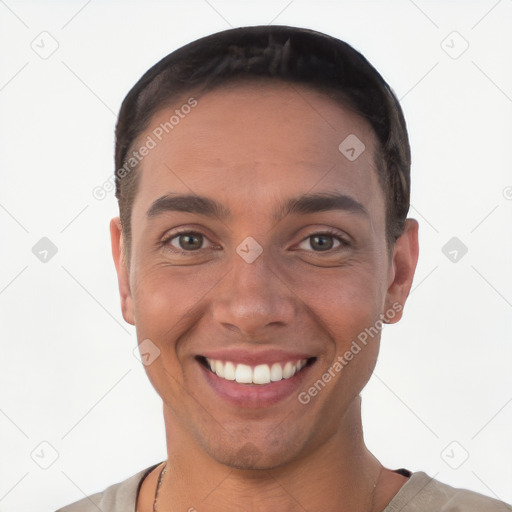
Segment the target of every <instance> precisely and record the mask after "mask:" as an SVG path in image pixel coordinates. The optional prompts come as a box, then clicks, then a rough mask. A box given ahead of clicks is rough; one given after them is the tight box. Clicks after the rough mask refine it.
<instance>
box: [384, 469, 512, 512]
mask: <svg viewBox="0 0 512 512" xmlns="http://www.w3.org/2000/svg"><path fill="white" fill-rule="evenodd" d="M434 509H435V510H437V509H438V510H443V512H481V511H483V510H485V512H512V506H511V505H508V504H506V503H504V502H503V501H500V500H497V499H494V498H490V497H489V496H485V495H483V494H480V493H477V492H474V491H470V490H468V489H461V488H457V487H452V486H451V485H448V484H445V483H443V482H440V481H439V480H436V479H435V478H433V477H431V476H429V475H428V474H426V473H424V472H423V471H417V472H415V473H412V475H411V476H410V478H409V480H408V481H407V482H406V483H405V484H404V485H403V486H402V487H401V488H400V490H399V491H398V493H397V494H396V495H395V497H394V498H393V499H392V500H391V502H390V503H389V504H388V506H387V507H386V508H385V509H384V511H383V512H398V511H401V512H431V511H432V510H434Z"/></svg>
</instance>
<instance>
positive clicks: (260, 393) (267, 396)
mask: <svg viewBox="0 0 512 512" xmlns="http://www.w3.org/2000/svg"><path fill="white" fill-rule="evenodd" d="M197 364H198V365H199V366H200V367H201V369H202V371H203V374H204V376H205V377H206V381H207V382H208V384H209V385H210V387H211V388H212V389H213V390H214V391H215V392H216V393H217V394H218V395H219V396H220V397H221V398H222V399H224V400H225V401H227V402H229V403H231V404H232V405H236V406H237V407H244V408H247V409H259V408H264V407H269V406H271V405H274V404H277V403H278V402H280V401H281V400H283V399H284V398H286V397H288V396H290V395H291V394H292V393H293V392H296V394H297V395H298V392H299V389H300V387H301V384H302V382H303V380H304V378H305V376H306V374H307V373H308V372H309V370H310V368H311V366H312V365H311V364H310V365H307V366H305V367H304V368H302V369H301V370H300V371H299V372H297V373H296V374H295V375H294V376H293V377H290V378H289V379H282V380H279V381H277V382H270V383H269V384H239V383H238V382H236V381H233V380H226V379H222V378H221V377H219V376H218V375H216V374H215V373H213V372H212V371H210V370H208V369H207V368H205V367H204V366H203V365H202V364H201V363H199V362H197Z"/></svg>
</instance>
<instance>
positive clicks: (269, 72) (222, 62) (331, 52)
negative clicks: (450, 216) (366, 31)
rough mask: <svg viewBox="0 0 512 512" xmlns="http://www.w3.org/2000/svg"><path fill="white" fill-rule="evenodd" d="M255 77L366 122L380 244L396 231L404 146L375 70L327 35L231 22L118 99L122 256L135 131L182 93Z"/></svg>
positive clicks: (405, 170) (400, 219) (389, 94)
mask: <svg viewBox="0 0 512 512" xmlns="http://www.w3.org/2000/svg"><path fill="white" fill-rule="evenodd" d="M261 79H266V80H270V81H281V82H286V83H291V84H298V85H305V86H309V87H311V88H313V89H315V90H317V91H319V92H322V93H325V94H328V95H329V96H331V97H334V98H335V99H337V100H338V101H339V102H340V103H341V104H342V105H343V106H345V107H348V108H350V109H352V110H353V111H354V112H355V113H357V114H358V115H360V116H361V117H363V118H364V119H366V120H367V121H368V122H369V123H370V125H371V126H372V128H373V130H374V132H375V135H376V138H377V142H378V147H377V150H376V155H374V157H375V165H376V168H377V170H378V175H379V182H380V184H381V186H382V189H383V191H384V194H385V198H386V240H387V243H388V247H392V245H393V244H394V242H395V241H396V239H397V238H398V237H399V236H400V235H401V234H402V232H403V229H404V225H405V219H406V217H407V213H408V211H409V200H410V164H411V161H410V158H411V157H410V147H409V140H408V135H407V128H406V123H405V119H404V115H403V112H402V109H401V107H400V104H399V102H398V99H397V97H396V95H395V94H394V92H393V90H392V89H391V88H390V87H389V85H388V84H387V83H386V82H385V80H384V79H383V78H382V76H381V75H380V74H379V73H378V71H377V70H376V69H375V68H374V67H373V66H372V65H371V64H370V63H369V62H368V60H367V59H366V58H365V57H364V56H363V55H361V53H359V52H358V51H356V50H355V49H354V48H352V47H351V46H350V45H349V44H347V43H345V42H344V41H341V40H339V39H336V38H335V37H332V36H329V35H327V34H323V33H321V32H317V31H314V30H310V29H306V28H298V27H290V26H281V25H263V26H251V27H239V28H234V29H230V30H225V31H222V32H217V33H215V34H212V35H209V36H206V37H203V38H200V39H198V40H196V41H193V42H191V43H189V44H187V45H185V46H183V47H181V48H179V49H177V50H175V51H173V52H172V53H170V54H169V55H167V56H166V57H164V58H163V59H162V60H160V61H159V62H158V63H157V64H155V65H154V66H153V67H151V68H150V69H149V70H148V71H147V72H146V73H145V74H144V75H143V76H142V77H141V78H140V80H139V81H138V82H137V83H136V84H135V85H134V86H133V88H132V89H131V90H130V91H129V93H128V94H127V96H126V98H125V99H124V101H123V103H122V105H121V109H120V112H119V116H118V119H117V124H116V145H115V168H116V173H115V175H116V197H117V199H118V202H119V211H120V217H121V225H122V230H123V238H124V240H125V245H126V247H125V248H126V250H127V252H126V253H125V256H127V257H128V259H129V253H130V246H131V211H132V205H133V200H134V197H135V194H136V192H137V184H138V175H139V173H137V172H136V168H137V164H133V165H132V166H131V167H127V161H128V158H127V157H128V155H129V153H130V151H131V150H132V148H133V146H134V144H135V141H136V140H137V137H139V136H140V135H141V134H142V132H144V131H145V130H146V129H147V128H148V126H149V123H150V121H151V119H152V117H153V116H154V114H155V113H156V112H158V111H160V110H161V109H163V108H164V107H166V106H169V105H171V104H172V103H173V102H176V101H177V100H178V99H179V98H180V97H183V95H184V94H186V93H191V92H192V91H199V93H205V92H207V91H210V90H212V89H214V88H216V87H219V86H222V85H228V84H233V83H238V82H243V81H258V80H261ZM340 142H341V141H340ZM131 160H133V159H131ZM127 169H128V171H132V172H128V171H127ZM121 171H122V172H121Z"/></svg>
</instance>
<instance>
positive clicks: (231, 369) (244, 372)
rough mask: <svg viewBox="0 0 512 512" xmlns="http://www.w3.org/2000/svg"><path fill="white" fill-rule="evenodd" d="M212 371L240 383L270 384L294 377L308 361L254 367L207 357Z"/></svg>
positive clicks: (223, 377)
mask: <svg viewBox="0 0 512 512" xmlns="http://www.w3.org/2000/svg"><path fill="white" fill-rule="evenodd" d="M206 361H207V363H208V365H209V366H210V368H211V370H212V372H214V373H216V374H217V375H218V376H219V377H221V378H222V379H226V380H234V381H236V382H238V383H240V384H269V383H270V382H275V381H278V380H282V379H289V378H290V377H293V376H294V375H295V374H296V373H297V372H298V371H299V370H300V369H301V368H303V367H304V366H305V365H306V363H307V362H308V360H307V359H301V360H300V361H295V362H292V361H288V362H287V363H284V364H281V363H274V364H272V365H268V364H259V365H258V366H255V367H254V368H253V367H251V366H248V365H246V364H235V363H232V362H231V361H225V362H224V361H219V360H217V359H208V358H206Z"/></svg>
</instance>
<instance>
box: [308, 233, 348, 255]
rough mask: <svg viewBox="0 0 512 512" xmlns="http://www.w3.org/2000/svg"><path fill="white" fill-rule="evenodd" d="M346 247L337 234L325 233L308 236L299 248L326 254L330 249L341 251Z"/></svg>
mask: <svg viewBox="0 0 512 512" xmlns="http://www.w3.org/2000/svg"><path fill="white" fill-rule="evenodd" d="M335 244H336V245H335ZM347 245H348V244H347V243H346V242H345V240H343V239H342V238H341V237H340V236H338V235H337V234H333V233H328V232H327V233H314V234H312V235H309V236H308V237H307V238H305V239H304V240H303V241H302V242H301V244H300V245H299V248H301V249H304V250H307V251H311V250H313V251H314V252H328V251H330V250H331V249H334V250H336V249H343V248H344V247H345V246H347Z"/></svg>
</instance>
